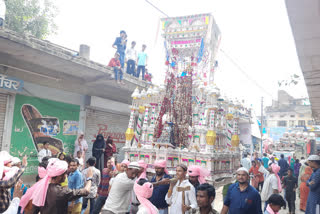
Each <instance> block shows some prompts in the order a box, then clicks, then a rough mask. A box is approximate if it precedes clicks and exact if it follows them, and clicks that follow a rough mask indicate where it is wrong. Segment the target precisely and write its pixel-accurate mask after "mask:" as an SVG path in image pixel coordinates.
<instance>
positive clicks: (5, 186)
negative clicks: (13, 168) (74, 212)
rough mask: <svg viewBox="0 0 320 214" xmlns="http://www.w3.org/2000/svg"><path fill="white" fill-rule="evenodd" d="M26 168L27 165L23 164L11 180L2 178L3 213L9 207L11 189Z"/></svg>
mask: <svg viewBox="0 0 320 214" xmlns="http://www.w3.org/2000/svg"><path fill="white" fill-rule="evenodd" d="M24 170H25V166H22V167H21V168H20V169H19V171H18V172H17V173H16V174H15V175H14V176H12V178H10V179H9V180H6V181H4V180H0V213H3V212H4V211H6V210H7V209H8V207H9V204H10V199H11V194H10V191H9V190H10V188H11V187H13V186H14V185H15V184H16V183H17V181H18V180H19V178H20V176H21V175H22V174H23V172H24Z"/></svg>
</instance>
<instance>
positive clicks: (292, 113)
mask: <svg viewBox="0 0 320 214" xmlns="http://www.w3.org/2000/svg"><path fill="white" fill-rule="evenodd" d="M265 115H266V124H265V126H266V127H267V132H268V134H269V136H270V137H272V138H273V139H274V140H278V137H281V136H282V134H283V133H284V132H286V131H290V130H291V129H293V128H297V127H301V128H303V129H305V130H306V129H307V127H308V126H312V125H314V121H313V118H312V113H311V106H310V105H309V101H308V99H307V98H300V99H296V98H294V97H292V96H290V95H289V94H288V93H287V92H286V91H283V90H279V91H278V100H273V101H272V105H271V106H267V107H266V108H265Z"/></svg>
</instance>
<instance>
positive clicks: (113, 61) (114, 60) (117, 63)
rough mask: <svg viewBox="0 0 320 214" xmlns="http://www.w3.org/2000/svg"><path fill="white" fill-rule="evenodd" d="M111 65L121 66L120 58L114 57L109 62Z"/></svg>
mask: <svg viewBox="0 0 320 214" xmlns="http://www.w3.org/2000/svg"><path fill="white" fill-rule="evenodd" d="M108 66H109V67H119V66H120V60H119V59H116V58H112V59H111V60H110V62H109V65H108Z"/></svg>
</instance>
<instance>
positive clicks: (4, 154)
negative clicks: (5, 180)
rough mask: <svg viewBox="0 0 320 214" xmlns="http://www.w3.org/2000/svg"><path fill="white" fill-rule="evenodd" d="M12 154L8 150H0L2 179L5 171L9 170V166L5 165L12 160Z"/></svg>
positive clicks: (0, 176)
mask: <svg viewBox="0 0 320 214" xmlns="http://www.w3.org/2000/svg"><path fill="white" fill-rule="evenodd" d="M12 158H13V157H12V156H11V155H10V154H9V153H8V152H7V151H1V152H0V180H2V177H3V173H5V172H8V171H9V168H6V167H5V166H4V165H6V164H7V163H10V162H11V161H12Z"/></svg>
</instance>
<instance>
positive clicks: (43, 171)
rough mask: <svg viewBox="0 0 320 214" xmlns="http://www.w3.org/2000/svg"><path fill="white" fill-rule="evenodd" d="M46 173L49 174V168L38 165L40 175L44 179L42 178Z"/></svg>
mask: <svg viewBox="0 0 320 214" xmlns="http://www.w3.org/2000/svg"><path fill="white" fill-rule="evenodd" d="M46 174H47V170H46V169H45V168H44V167H42V166H38V175H39V177H40V178H41V179H42V178H44V177H45V176H46Z"/></svg>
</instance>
